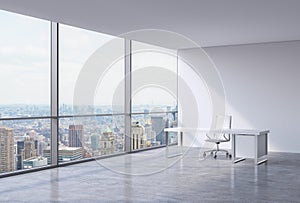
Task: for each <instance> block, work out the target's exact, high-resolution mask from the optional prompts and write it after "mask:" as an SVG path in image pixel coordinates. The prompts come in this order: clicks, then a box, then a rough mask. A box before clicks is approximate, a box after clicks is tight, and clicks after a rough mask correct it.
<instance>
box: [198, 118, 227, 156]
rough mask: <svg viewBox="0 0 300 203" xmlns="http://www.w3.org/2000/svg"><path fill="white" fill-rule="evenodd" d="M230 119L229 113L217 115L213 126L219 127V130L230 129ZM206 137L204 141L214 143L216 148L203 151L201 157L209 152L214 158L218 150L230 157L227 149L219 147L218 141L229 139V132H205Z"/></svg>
mask: <svg viewBox="0 0 300 203" xmlns="http://www.w3.org/2000/svg"><path fill="white" fill-rule="evenodd" d="M231 121H232V116H230V115H217V116H216V120H215V121H214V122H215V128H216V129H220V130H222V129H231ZM206 137H207V139H206V140H205V141H206V142H213V143H215V144H216V146H217V148H216V149H212V150H208V151H205V152H203V157H205V156H206V154H207V153H209V152H210V154H211V155H213V157H214V158H215V159H216V158H217V153H218V152H225V153H226V157H229V158H231V154H230V153H229V152H228V151H227V150H224V149H220V148H219V144H220V143H223V142H229V141H230V134H225V133H210V134H206Z"/></svg>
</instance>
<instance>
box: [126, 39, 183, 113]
mask: <svg viewBox="0 0 300 203" xmlns="http://www.w3.org/2000/svg"><path fill="white" fill-rule="evenodd" d="M176 106H177V55H176V51H174V50H169V49H166V48H162V47H158V46H153V45H149V44H144V43H140V42H135V41H134V42H132V111H133V112H134V113H137V112H140V113H143V112H146V113H147V112H166V111H172V110H174V109H176V108H177V107H176Z"/></svg>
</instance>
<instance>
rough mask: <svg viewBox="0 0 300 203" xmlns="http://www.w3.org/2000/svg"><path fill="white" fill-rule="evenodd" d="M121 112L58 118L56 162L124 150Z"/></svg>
mask: <svg viewBox="0 0 300 203" xmlns="http://www.w3.org/2000/svg"><path fill="white" fill-rule="evenodd" d="M124 139H125V136H124V116H97V117H96V116H95V117H81V118H61V119H60V120H59V162H60V163H63V162H68V161H74V160H80V159H83V158H90V157H99V156H103V155H110V154H115V153H120V152H124Z"/></svg>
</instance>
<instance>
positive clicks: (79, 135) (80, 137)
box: [68, 125, 84, 156]
mask: <svg viewBox="0 0 300 203" xmlns="http://www.w3.org/2000/svg"><path fill="white" fill-rule="evenodd" d="M68 138H69V147H81V150H82V155H83V156H84V131H83V125H69V137H68Z"/></svg>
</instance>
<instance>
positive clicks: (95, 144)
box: [91, 134, 100, 151]
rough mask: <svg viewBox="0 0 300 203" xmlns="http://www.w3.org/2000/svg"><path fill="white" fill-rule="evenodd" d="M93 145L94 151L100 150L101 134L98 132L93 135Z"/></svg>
mask: <svg viewBox="0 0 300 203" xmlns="http://www.w3.org/2000/svg"><path fill="white" fill-rule="evenodd" d="M91 147H92V150H93V151H97V150H99V147H100V136H99V135H98V134H93V135H92V136H91Z"/></svg>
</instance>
